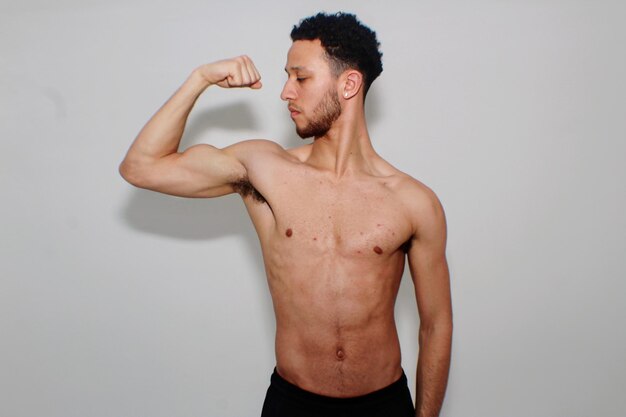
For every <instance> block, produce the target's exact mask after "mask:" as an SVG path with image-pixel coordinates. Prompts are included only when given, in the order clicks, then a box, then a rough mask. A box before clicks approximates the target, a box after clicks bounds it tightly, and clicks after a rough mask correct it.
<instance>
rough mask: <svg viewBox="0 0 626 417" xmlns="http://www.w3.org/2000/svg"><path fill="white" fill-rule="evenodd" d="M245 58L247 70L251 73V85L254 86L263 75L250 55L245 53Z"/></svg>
mask: <svg viewBox="0 0 626 417" xmlns="http://www.w3.org/2000/svg"><path fill="white" fill-rule="evenodd" d="M243 58H244V62H245V63H246V70H247V71H248V74H249V75H250V84H249V86H250V87H252V85H254V84H256V83H257V81H259V80H260V79H261V75H260V74H259V71H258V70H257V69H256V67H255V66H254V62H252V59H250V57H248V56H247V55H244V56H243ZM255 88H260V87H255Z"/></svg>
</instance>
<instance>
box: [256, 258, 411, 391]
mask: <svg viewBox="0 0 626 417" xmlns="http://www.w3.org/2000/svg"><path fill="white" fill-rule="evenodd" d="M300 263H301V262H300ZM366 264H367V266H368V268H367V269H364V268H363V266H364V263H363V260H359V261H357V262H350V260H346V259H343V260H341V261H340V262H339V261H338V260H337V259H334V261H332V260H328V259H326V262H325V261H324V259H323V258H322V259H320V258H317V261H316V263H315V265H310V267H309V268H305V270H306V271H310V272H309V273H307V274H304V275H303V274H302V273H300V274H296V273H295V271H292V268H290V266H291V265H289V266H288V265H284V264H283V265H281V266H282V267H281V268H278V270H276V269H274V268H271V265H268V266H269V268H268V279H269V284H270V290H271V292H272V299H273V301H274V309H275V313H276V360H277V365H276V368H277V371H278V373H279V374H280V375H281V376H282V377H283V378H284V379H286V380H287V381H289V382H291V383H293V384H295V385H297V386H298V387H300V388H302V389H304V390H307V391H310V392H314V393H317V394H321V395H326V396H330V397H354V396H359V395H364V394H368V393H370V392H373V391H376V390H378V389H381V388H384V387H385V386H387V385H390V384H392V383H393V382H395V381H396V380H397V379H398V378H400V376H401V374H402V370H401V365H400V359H401V358H400V345H399V341H398V335H397V331H396V326H395V321H394V304H395V298H396V295H397V292H398V287H399V282H400V278H401V276H402V270H403V267H404V256H403V254H402V253H401V252H398V253H395V254H390V255H389V256H388V259H387V261H386V262H384V263H382V264H379V266H378V267H377V266H376V265H373V264H371V263H366ZM351 265H352V266H353V267H351ZM300 266H302V265H300ZM272 269H274V271H272ZM298 269H299V270H302V269H301V268H298ZM278 271H279V272H278ZM273 272H274V273H273Z"/></svg>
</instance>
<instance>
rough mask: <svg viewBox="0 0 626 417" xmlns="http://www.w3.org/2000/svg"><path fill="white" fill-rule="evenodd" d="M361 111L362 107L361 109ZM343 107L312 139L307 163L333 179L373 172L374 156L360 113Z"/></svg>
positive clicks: (363, 118) (363, 119)
mask: <svg viewBox="0 0 626 417" xmlns="http://www.w3.org/2000/svg"><path fill="white" fill-rule="evenodd" d="M361 108H362V107H361ZM350 110H351V109H349V108H344V111H343V112H342V114H341V116H340V117H339V118H338V119H337V120H336V121H335V123H333V126H332V127H331V128H330V130H329V131H328V132H327V133H326V134H325V135H324V136H320V137H317V138H315V140H314V142H313V145H312V149H311V153H310V155H309V157H308V158H307V163H309V164H310V165H312V166H315V167H316V168H319V169H322V170H325V171H329V172H332V173H333V176H334V177H335V178H336V179H339V178H342V177H344V176H349V175H355V174H357V175H358V174H360V173H369V174H371V173H372V172H373V169H372V168H373V167H372V163H373V159H374V158H375V157H376V156H377V155H376V152H375V151H374V148H373V147H372V142H371V141H370V137H369V134H368V132H367V125H366V123H365V116H364V113H363V111H360V112H359V111H350Z"/></svg>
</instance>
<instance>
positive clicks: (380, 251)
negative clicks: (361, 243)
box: [374, 246, 383, 255]
mask: <svg viewBox="0 0 626 417" xmlns="http://www.w3.org/2000/svg"><path fill="white" fill-rule="evenodd" d="M374 252H376V253H377V254H379V255H381V254H382V253H383V250H382V249H381V248H380V246H374Z"/></svg>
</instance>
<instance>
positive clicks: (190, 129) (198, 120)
mask: <svg viewBox="0 0 626 417" xmlns="http://www.w3.org/2000/svg"><path fill="white" fill-rule="evenodd" d="M215 128H218V129H223V130H233V131H237V130H255V129H258V128H259V124H258V122H257V120H256V118H255V114H254V111H253V109H252V108H251V107H250V104H249V103H246V102H243V101H242V102H235V103H231V104H226V105H223V106H220V107H216V108H213V107H212V108H208V109H202V110H199V111H197V112H196V111H192V113H191V115H190V116H189V120H188V121H187V126H186V127H185V133H184V135H183V139H182V141H181V149H186V148H188V147H189V146H191V145H194V144H196V143H201V142H203V141H202V140H200V139H201V138H203V137H206V135H207V132H209V131H210V130H211V129H215ZM207 143H211V141H210V140H208V141H207ZM233 143H234V142H233Z"/></svg>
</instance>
